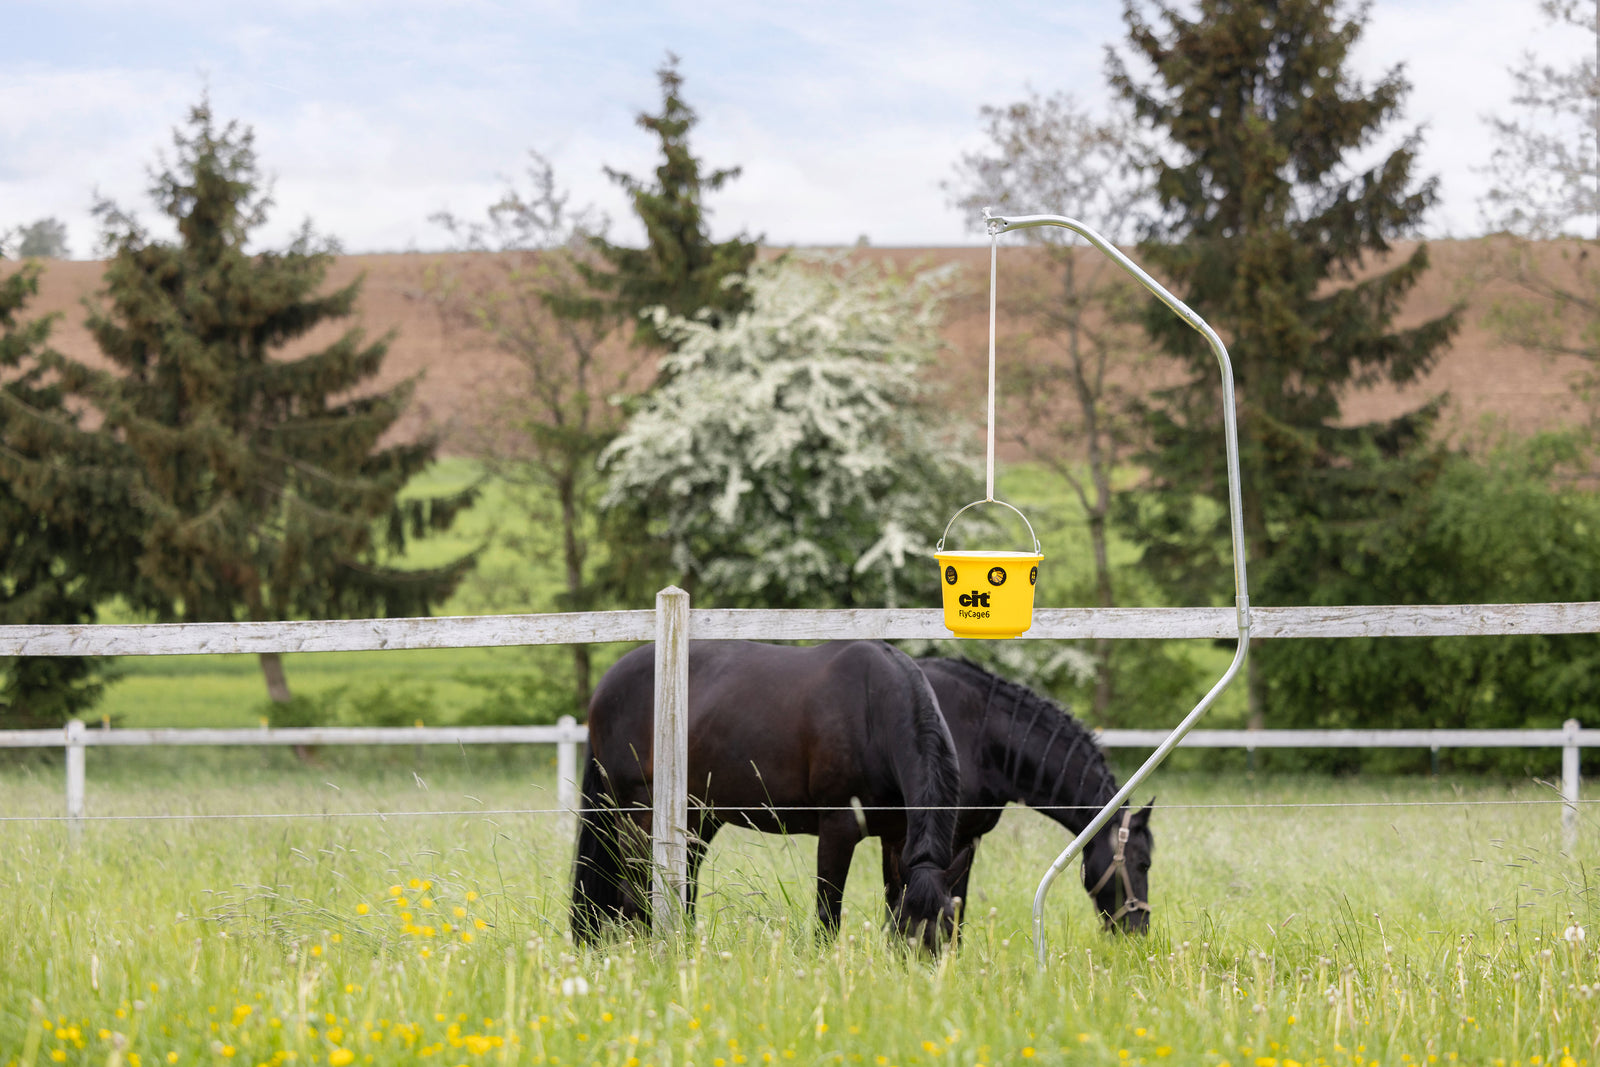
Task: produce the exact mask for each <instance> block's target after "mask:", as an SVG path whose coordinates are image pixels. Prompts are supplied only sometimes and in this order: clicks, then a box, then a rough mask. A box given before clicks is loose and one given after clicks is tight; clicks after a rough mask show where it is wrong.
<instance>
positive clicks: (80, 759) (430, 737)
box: [0, 715, 1600, 836]
mask: <svg viewBox="0 0 1600 1067" xmlns="http://www.w3.org/2000/svg"><path fill="white" fill-rule="evenodd" d="M1166 738H1167V732H1166V731H1165V730H1097V731H1096V732H1095V740H1096V741H1098V742H1099V744H1100V747H1102V748H1155V747H1156V746H1157V745H1159V744H1161V742H1162V741H1165V740H1166ZM588 740H589V729H588V727H586V726H583V725H581V724H580V723H578V722H577V721H576V720H574V719H573V718H572V716H570V715H564V716H562V717H561V720H560V722H558V723H557V724H556V725H554V726H458V727H451V726H394V727H384V726H342V727H333V726H312V727H280V728H270V727H261V728H259V729H237V730H220V729H208V728H189V729H159V730H134V729H111V728H109V727H107V728H89V727H86V726H85V725H84V724H83V723H81V722H78V721H76V720H74V721H72V722H69V723H68V724H67V725H66V727H65V728H64V729H53V730H0V748H64V749H65V750H66V765H67V766H66V817H67V819H68V821H69V822H70V823H72V824H73V825H79V824H80V823H81V820H83V818H84V817H85V793H86V770H85V765H84V751H85V749H89V748H145V747H150V746H160V745H174V746H195V745H209V746H279V747H281V746H288V745H305V746H312V745H548V744H553V745H555V746H557V747H556V753H557V755H556V782H557V786H556V803H557V806H558V807H559V808H560V809H561V810H562V811H567V812H575V811H577V808H578V782H577V778H578V775H577V768H578V755H577V753H578V746H579V745H582V744H587V743H588ZM1178 747H1179V748H1242V749H1245V750H1247V751H1254V750H1256V749H1263V748H1366V749H1372V748H1427V749H1430V750H1432V751H1433V752H1435V753H1437V752H1439V751H1440V750H1441V749H1447V748H1559V749H1561V797H1562V800H1563V802H1564V804H1563V810H1562V825H1563V829H1564V830H1565V831H1566V833H1567V835H1568V836H1570V835H1571V834H1572V831H1573V823H1574V820H1575V818H1576V813H1577V804H1578V801H1579V799H1580V797H1579V793H1580V788H1581V778H1580V768H1581V761H1580V753H1581V750H1583V749H1585V748H1600V730H1585V729H1583V728H1581V727H1580V726H1579V725H1578V720H1576V719H1568V720H1567V721H1566V723H1565V724H1564V725H1563V726H1562V727H1561V728H1560V729H1526V730H1193V731H1191V732H1190V733H1188V734H1186V735H1185V736H1184V738H1183V740H1182V741H1181V742H1179V744H1178Z"/></svg>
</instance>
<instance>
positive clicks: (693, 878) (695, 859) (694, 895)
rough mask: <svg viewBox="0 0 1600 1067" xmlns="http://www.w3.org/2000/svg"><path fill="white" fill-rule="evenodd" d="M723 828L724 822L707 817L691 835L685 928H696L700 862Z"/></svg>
mask: <svg viewBox="0 0 1600 1067" xmlns="http://www.w3.org/2000/svg"><path fill="white" fill-rule="evenodd" d="M720 829H722V824H721V823H720V822H716V821H715V820H712V819H705V820H703V821H702V822H701V823H700V829H699V832H698V833H694V834H690V835H689V886H688V890H689V892H688V907H687V908H686V909H685V911H686V914H685V916H684V918H685V920H686V922H685V928H686V929H689V930H693V929H694V906H695V901H696V900H698V899H699V897H700V864H701V862H702V861H703V860H704V859H705V858H706V851H707V850H708V849H709V848H710V847H711V839H712V838H713V837H716V836H717V831H718V830H720Z"/></svg>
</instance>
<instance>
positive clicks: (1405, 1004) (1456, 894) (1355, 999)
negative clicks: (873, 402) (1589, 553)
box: [0, 461, 1600, 1067]
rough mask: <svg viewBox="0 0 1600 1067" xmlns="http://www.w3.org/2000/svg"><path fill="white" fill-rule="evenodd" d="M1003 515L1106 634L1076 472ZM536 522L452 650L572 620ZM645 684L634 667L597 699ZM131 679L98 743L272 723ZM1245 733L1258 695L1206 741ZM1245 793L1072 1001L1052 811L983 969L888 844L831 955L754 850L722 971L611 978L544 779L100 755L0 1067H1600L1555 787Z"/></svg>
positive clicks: (353, 662) (406, 699)
mask: <svg viewBox="0 0 1600 1067" xmlns="http://www.w3.org/2000/svg"><path fill="white" fill-rule="evenodd" d="M430 477H431V478H432V479H433V481H432V483H431V485H433V486H436V487H448V486H453V485H460V484H465V482H467V481H470V480H472V479H473V478H474V477H476V470H475V468H473V467H472V465H471V464H468V463H465V462H463V461H451V462H448V463H445V464H441V465H440V467H439V468H437V469H436V470H435V471H434V472H433V473H432V474H431V475H430ZM1006 481H1007V485H1008V490H1009V491H1008V493H1007V495H1008V496H1009V497H1011V498H1013V499H1016V500H1017V501H1018V502H1019V503H1021V504H1022V505H1023V506H1024V507H1025V508H1027V509H1028V510H1029V513H1030V517H1033V518H1034V520H1035V522H1036V525H1038V526H1039V527H1040V535H1041V537H1042V538H1043V539H1044V540H1045V541H1046V543H1047V545H1051V546H1055V547H1054V548H1053V549H1052V564H1054V569H1048V570H1047V571H1046V576H1045V578H1044V581H1043V589H1042V591H1041V596H1040V600H1041V603H1044V604H1065V603H1072V602H1073V601H1072V599H1071V597H1072V596H1073V595H1074V594H1073V592H1072V591H1073V590H1074V589H1078V588H1081V587H1082V586H1083V585H1084V584H1086V583H1085V582H1084V578H1085V575H1086V569H1085V568H1086V560H1087V552H1086V551H1084V550H1083V547H1082V546H1083V540H1082V527H1081V523H1080V522H1078V521H1077V520H1076V519H1075V516H1074V515H1073V513H1072V512H1071V511H1070V509H1068V508H1066V507H1065V506H1064V505H1062V503H1061V501H1062V499H1063V497H1062V494H1061V493H1060V492H1059V490H1058V489H1056V488H1054V487H1052V486H1051V485H1050V484H1049V481H1048V479H1047V476H1046V475H1044V474H1043V473H1042V472H1040V471H1038V470H1032V469H1029V468H1017V469H1014V470H1012V471H1008V472H1007V475H1006ZM1012 486H1014V488H1011V487H1012ZM423 488H427V487H426V486H424V487H423ZM1052 502H1054V503H1052ZM526 522H527V517H526V516H521V515H518V514H516V513H515V510H514V508H513V507H512V506H511V504H510V502H509V501H508V500H507V499H506V498H505V497H504V496H502V495H500V494H499V493H498V492H497V491H495V490H494V489H493V488H492V487H491V488H490V489H489V490H488V491H487V492H486V494H485V497H484V500H483V502H482V503H480V504H479V506H478V507H476V508H474V509H473V511H472V512H471V513H469V514H468V515H467V516H466V517H465V519H464V520H463V521H462V522H461V523H460V524H459V525H458V528H457V529H456V530H455V531H452V533H451V534H450V535H449V537H448V538H447V539H444V540H442V541H440V542H436V543H433V544H430V545H428V546H426V547H425V548H423V549H419V554H418V557H417V558H419V559H422V558H428V557H435V558H442V557H443V556H445V555H448V554H450V553H452V552H454V551H458V550H462V549H468V548H473V547H478V546H484V554H483V568H482V575H483V576H482V577H481V578H479V579H476V580H471V581H469V582H468V583H467V584H465V585H464V586H463V588H462V589H461V591H460V592H458V594H457V596H456V598H455V599H454V601H452V603H450V604H448V605H445V606H444V607H443V609H442V613H462V614H473V613H481V612H488V611H497V610H518V611H542V610H550V609H551V607H552V604H551V602H550V601H549V600H548V599H547V598H546V599H541V596H542V595H543V594H541V593H540V592H539V591H540V590H548V589H549V588H551V585H552V583H551V581H550V577H551V575H552V573H553V568H552V567H551V566H550V565H549V563H548V561H545V560H541V559H540V558H539V557H538V556H537V555H535V556H532V557H528V556H524V555H519V554H516V553H513V552H511V551H510V550H509V549H507V548H506V547H505V546H504V545H503V544H501V543H500V542H498V540H497V538H496V534H497V532H498V531H500V530H501V529H503V528H505V527H506V526H508V525H510V524H518V523H523V524H525V523H526ZM1114 550H1115V551H1116V552H1117V553H1118V554H1119V555H1122V557H1123V558H1124V559H1125V558H1126V553H1127V552H1128V549H1127V546H1125V545H1120V544H1119V545H1115V546H1114ZM115 618H116V614H115V612H114V611H113V612H110V613H108V616H107V620H106V621H112V620H113V619H115ZM622 651H624V648H623V647H621V646H603V647H602V648H600V649H598V650H597V652H599V656H598V666H599V668H600V669H603V668H604V666H605V665H606V664H607V663H608V662H609V661H610V659H611V658H613V657H614V656H615V655H618V654H620V653H621V652H622ZM1197 655H1199V656H1201V657H1205V656H1211V657H1213V658H1217V659H1219V660H1220V659H1225V658H1226V653H1225V652H1224V651H1222V650H1219V649H1215V648H1212V647H1210V646H1206V647H1204V648H1203V649H1202V650H1200V651H1199V652H1198V653H1197ZM286 659H287V665H288V670H289V675H290V681H291V683H292V684H293V685H294V686H295V688H296V690H297V692H300V693H307V694H332V693H341V692H342V693H345V694H347V696H349V698H350V700H353V701H356V702H359V703H362V704H363V705H364V706H366V707H367V708H368V709H371V708H379V709H380V711H382V712H383V713H384V714H388V715H389V716H390V717H393V716H396V715H398V716H400V717H401V718H404V719H406V720H407V721H409V720H410V718H411V717H413V716H414V717H416V718H422V719H426V720H428V721H436V722H449V721H455V720H457V719H459V718H461V717H463V716H470V715H471V714H472V711H473V708H474V706H475V704H476V703H477V702H480V701H482V700H483V698H484V694H485V693H487V692H492V691H495V689H496V687H497V686H498V687H500V688H501V689H504V687H505V686H506V685H508V684H523V683H528V684H531V685H533V686H534V687H535V688H537V687H538V685H540V684H541V682H542V680H543V679H546V678H548V677H551V676H552V672H556V671H560V670H563V669H564V666H565V661H564V659H563V650H561V649H463V650H446V651H439V652H406V653H399V652H395V653H360V654H357V653H350V654H338V653H330V654H320V655H302V656H290V657H286ZM118 668H119V670H121V671H122V677H121V678H120V680H118V681H116V682H114V683H113V684H112V685H111V687H110V689H109V690H108V694H107V699H106V701H105V702H104V704H103V706H102V708H101V709H100V710H101V711H103V712H104V713H105V714H106V715H107V717H108V718H112V719H114V720H115V721H116V722H117V723H118V724H120V725H126V726H198V725H217V726H226V725H255V724H256V723H257V722H258V721H259V716H260V714H261V711H262V703H263V697H264V692H263V688H262V683H261V678H260V672H259V669H258V667H257V665H256V662H255V660H254V658H253V657H238V656H235V657H228V656H194V657H151V658H147V659H135V658H125V659H123V660H121V661H119V663H118ZM1218 671H1220V665H1219V667H1218ZM1208 682H1209V679H1208ZM352 695H353V696H352ZM1186 709H1187V705H1184V706H1182V707H1177V706H1175V707H1174V708H1173V714H1172V718H1173V719H1174V720H1175V719H1176V718H1177V717H1178V716H1180V715H1181V714H1182V712H1183V711H1184V710H1186ZM1241 717H1242V702H1240V701H1238V700H1237V694H1230V695H1229V697H1228V702H1227V703H1225V704H1223V705H1222V706H1220V707H1219V708H1218V709H1216V710H1215V711H1214V712H1213V713H1212V715H1211V717H1209V718H1208V721H1207V725H1232V724H1235V723H1237V721H1238V720H1239V718H1241ZM1238 763H1239V761H1238V760H1236V759H1233V758H1232V757H1231V756H1230V755H1224V754H1199V755H1196V756H1194V757H1193V758H1189V759H1186V760H1185V761H1184V767H1185V769H1183V770H1177V769H1165V770H1163V771H1160V772H1158V773H1157V775H1156V776H1155V778H1154V779H1152V781H1151V783H1150V791H1151V792H1152V793H1155V794H1158V796H1159V801H1158V803H1157V814H1156V817H1155V820H1154V822H1153V826H1154V828H1155V833H1156V838H1157V851H1156V865H1155V868H1154V870H1153V871H1152V875H1151V889H1152V900H1153V903H1154V905H1155V913H1154V919H1153V923H1152V930H1151V933H1150V934H1149V936H1147V937H1144V938H1138V939H1127V938H1122V937H1114V936H1108V935H1106V934H1103V933H1102V932H1101V931H1100V930H1099V923H1098V919H1097V917H1096V916H1095V915H1094V914H1092V909H1091V908H1090V906H1089V902H1088V899H1087V897H1086V896H1085V895H1084V894H1083V893H1082V892H1081V890H1080V889H1079V888H1078V886H1077V884H1076V882H1077V879H1076V871H1075V870H1074V871H1073V872H1071V873H1069V874H1068V875H1066V876H1064V877H1063V878H1062V879H1060V880H1059V881H1058V882H1057V884H1056V887H1055V889H1054V891H1053V894H1052V896H1051V899H1050V904H1049V924H1048V944H1049V963H1048V966H1047V968H1046V969H1045V970H1044V971H1043V972H1041V971H1040V970H1039V969H1038V968H1037V967H1036V965H1035V962H1034V946H1033V941H1032V923H1031V914H1030V909H1031V904H1032V898H1033V892H1034V888H1035V886H1036V885H1037V883H1038V879H1039V877H1040V875H1041V874H1042V872H1043V869H1044V867H1045V866H1046V865H1047V864H1048V863H1049V861H1050V860H1051V859H1052V858H1053V857H1054V856H1055V854H1056V853H1057V852H1058V851H1059V850H1060V849H1061V848H1062V847H1063V846H1064V844H1065V843H1066V842H1065V837H1064V835H1063V833H1062V832H1061V830H1060V829H1059V828H1058V827H1056V826H1055V825H1054V824H1052V823H1049V822H1047V821H1045V820H1043V819H1042V818H1040V817H1038V816H1037V815H1035V814H1033V813H1030V812H1027V811H1024V810H1014V811H1012V812H1010V813H1008V814H1007V815H1006V817H1005V818H1004V819H1003V820H1002V822H1001V824H1000V826H999V827H998V828H997V830H996V831H995V832H994V833H992V834H990V835H989V837H988V838H987V839H986V840H985V842H984V845H983V847H982V849H981V850H980V853H979V857H978V861H977V866H976V870H975V873H974V876H973V880H972V899H971V900H970V901H968V902H967V904H966V907H967V916H968V920H967V923H966V926H965V928H964V930H963V933H962V936H961V938H960V940H959V942H958V943H957V944H956V945H954V946H953V947H952V948H951V949H950V950H948V951H947V952H945V953H944V954H943V955H941V956H940V957H938V958H937V959H929V958H926V957H924V956H921V955H918V954H916V953H913V952H909V951H908V950H906V949H905V948H904V947H903V946H902V945H901V944H900V943H898V942H897V941H896V940H895V939H894V938H893V936H892V935H889V934H887V933H886V932H885V931H884V930H883V927H882V922H881V918H882V910H883V909H882V899H881V886H879V885H877V884H876V881H877V872H878V857H877V847H876V844H875V842H868V843H867V844H865V845H864V846H863V847H862V848H861V849H859V850H858V852H857V855H856V862H855V865H854V868H853V873H852V877H851V880H850V884H849V886H848V888H847V893H846V904H845V921H844V927H843V933H842V934H841V936H840V937H839V938H838V939H837V940H836V941H833V942H826V943H825V942H819V941H818V939H817V937H816V932H815V923H814V919H813V917H812V903H811V901H812V885H811V880H812V876H813V856H812V850H813V848H814V839H812V838H809V837H796V838H793V839H790V838H784V837H774V836H760V835H755V834H750V833H741V832H738V831H725V832H724V833H723V834H722V835H719V837H718V839H717V842H716V844H715V846H714V847H713V850H712V853H711V858H710V861H709V864H708V867H707V869H706V871H705V878H704V883H703V890H702V897H701V907H700V912H699V922H698V925H697V927H696V928H695V929H694V930H693V931H692V932H690V933H689V934H688V935H686V936H682V937H677V938H671V939H662V938H651V937H649V936H646V935H644V934H642V933H641V932H640V931H637V930H633V931H620V932H619V933H618V936H617V938H616V940H615V941H613V942H611V943H609V944H608V945H606V946H605V947H603V948H602V949H600V950H585V949H579V948H577V947H575V946H574V945H573V944H572V942H571V940H570V937H569V934H568V928H567V916H566V907H567V896H568V876H569V865H570V860H571V843H572V833H573V824H572V818H571V816H569V815H565V814H563V813H560V812H558V811H556V810H555V808H556V803H555V790H554V771H555V769H554V753H553V752H552V751H549V750H547V749H543V748H520V749H517V748H511V749H504V750H496V751H474V750H470V749H454V750H451V749H444V748H440V749H422V748H416V749H412V748H404V749H387V750H382V751H362V750H342V749H323V750H320V751H318V752H316V753H314V754H313V756H312V758H311V759H310V760H308V761H302V760H299V759H297V758H296V757H295V756H294V755H293V754H292V753H289V752H286V751H277V750H215V751H195V750H179V749H165V750H163V749H148V750H140V751H135V750H116V749H95V750H92V751H90V752H89V753H88V811H89V814H90V816H91V819H90V821H89V822H88V824H87V826H85V827H84V828H83V829H82V831H81V832H79V833H77V834H74V832H73V831H71V830H69V828H68V827H67V826H66V825H65V824H64V822H63V821H61V820H60V818H59V816H60V812H61V773H62V772H61V767H60V762H59V758H58V757H51V756H41V755H28V756H17V757H14V758H8V759H7V761H6V762H5V763H4V764H3V765H0V813H3V814H0V847H3V848H4V849H5V854H6V856H7V857H8V863H7V864H6V867H5V870H4V871H3V872H0V879H3V881H4V884H5V887H6V889H7V890H8V891H7V892H5V893H3V894H0V932H3V933H0V1065H9V1064H17V1065H27V1067H35V1065H41V1064H53V1063H68V1064H96V1065H99V1064H106V1065H111V1067H123V1065H128V1067H147V1065H156V1064H169V1065H176V1064H207V1065H234V1064H240V1065H246V1064H248V1065H260V1064H268V1065H273V1067H277V1065H281V1064H285V1063H298V1064H328V1065H330V1067H346V1065H349V1064H357V1063H360V1064H368V1063H373V1064H411V1063H418V1064H422V1063H426V1064H446V1065H456V1064H461V1065H473V1064H486V1065H487V1064H513V1063H521V1064H569V1065H591V1064H593V1065H603V1067H613V1065H615V1067H640V1065H647V1064H653V1065H659V1067H669V1065H671V1067H684V1065H691V1064H692V1065H695V1067H730V1065H746V1064H767V1063H785V1062H796V1063H805V1064H814V1063H824V1064H833V1063H836V1064H867V1065H872V1067H891V1065H896V1067H898V1065H911V1064H939V1065H944V1064H951V1065H962V1067H971V1065H977V1064H981V1065H990V1067H992V1065H996V1064H1023V1063H1084V1064H1091V1063H1093V1064H1101V1063H1112V1064H1121V1063H1130V1064H1154V1063H1163V1064H1165V1063H1172V1064H1203V1065H1206V1067H1217V1065H1227V1067H1243V1065H1254V1067H1297V1065H1303V1064H1304V1065H1309V1064H1324V1063H1325V1064H1353V1065H1355V1067H1372V1065H1385V1064H1387V1065H1411V1064H1429V1063H1472V1064H1493V1065H1496V1067H1506V1065H1508V1064H1509V1065H1515V1067H1546V1065H1550V1067H1577V1065H1580V1064H1585V1065H1586V1064H1588V1063H1591V1062H1597V1063H1600V1006H1597V1003H1596V1002H1597V1001H1600V961H1597V960H1596V959H1595V951H1596V950H1597V949H1600V915H1597V913H1596V902H1595V900H1594V896H1593V892H1592V888H1591V881H1593V880H1594V876H1595V872H1593V871H1591V870H1590V868H1588V867H1586V866H1585V865H1584V862H1583V857H1586V856H1589V855H1592V854H1593V853H1594V850H1595V845H1596V844H1600V827H1597V826H1596V825H1595V824H1594V823H1593V821H1592V820H1591V819H1590V818H1588V817H1585V818H1583V819H1582V820H1581V829H1580V840H1579V845H1578V847H1577V848H1576V849H1575V850H1573V851H1572V852H1570V853H1569V852H1566V851H1563V850H1562V848H1561V847H1560V838H1559V825H1560V809H1559V807H1558V806H1557V805H1555V804H1554V803H1553V802H1552V801H1553V800H1554V793H1553V792H1552V791H1551V790H1550V789H1549V788H1547V787H1545V786H1543V785H1540V784H1537V783H1533V782H1527V781H1522V782H1507V781H1490V780H1470V779H1461V780H1456V781H1450V780H1442V781H1441V780H1433V779H1426V778H1396V779H1386V778H1363V777H1347V778H1340V779H1332V778H1318V777H1315V776H1292V777H1291V776H1283V777H1273V776H1270V775H1261V776H1257V777H1253V778H1251V777H1247V776H1245V775H1243V774H1241V773H1236V772H1234V771H1231V770H1230V769H1229V768H1233V767H1236V766H1238ZM1196 767H1199V768H1203V769H1205V770H1208V771H1209V772H1210V773H1200V772H1198V771H1196V770H1194V769H1193V768H1196ZM1127 769H1128V768H1127V767H1124V768H1123V770H1124V771H1126V770H1127ZM1141 799H1142V798H1141ZM1587 810H1588V809H1585V812H1587ZM1591 937H1593V938H1595V939H1596V945H1594V946H1590V945H1589V944H1588V941H1589V939H1590V938H1591Z"/></svg>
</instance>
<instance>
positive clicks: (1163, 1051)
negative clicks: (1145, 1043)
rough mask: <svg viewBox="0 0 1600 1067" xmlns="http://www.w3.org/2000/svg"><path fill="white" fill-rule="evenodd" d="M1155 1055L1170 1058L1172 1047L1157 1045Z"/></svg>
mask: <svg viewBox="0 0 1600 1067" xmlns="http://www.w3.org/2000/svg"><path fill="white" fill-rule="evenodd" d="M1156 1055H1157V1056H1170V1055H1172V1046H1171V1045H1157V1046H1156Z"/></svg>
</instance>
